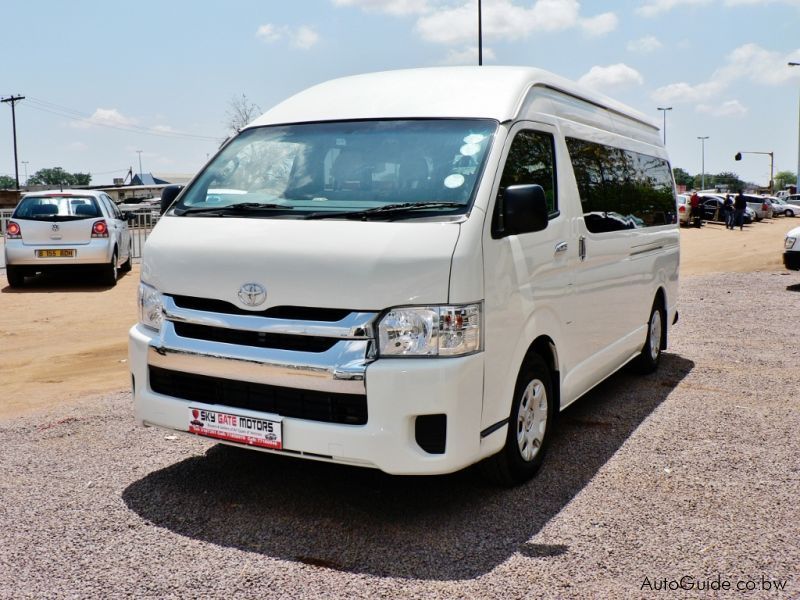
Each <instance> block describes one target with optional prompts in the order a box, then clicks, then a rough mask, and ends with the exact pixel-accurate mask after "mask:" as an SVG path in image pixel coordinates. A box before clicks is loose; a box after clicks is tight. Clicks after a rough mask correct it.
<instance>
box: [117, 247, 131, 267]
mask: <svg viewBox="0 0 800 600" xmlns="http://www.w3.org/2000/svg"><path fill="white" fill-rule="evenodd" d="M132 268H133V248H132V247H131V246H130V245H129V246H128V260H126V261H125V262H124V263H122V265H121V266H120V268H119V270H120V271H122V272H123V273H128V272H130V270H131V269H132Z"/></svg>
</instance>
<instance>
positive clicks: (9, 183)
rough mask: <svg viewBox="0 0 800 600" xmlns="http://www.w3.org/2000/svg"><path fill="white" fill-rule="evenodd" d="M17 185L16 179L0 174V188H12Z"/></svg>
mask: <svg viewBox="0 0 800 600" xmlns="http://www.w3.org/2000/svg"><path fill="white" fill-rule="evenodd" d="M16 187H17V180H16V179H14V178H13V177H9V176H8V175H0V190H13V189H16Z"/></svg>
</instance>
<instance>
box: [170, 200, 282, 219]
mask: <svg viewBox="0 0 800 600" xmlns="http://www.w3.org/2000/svg"><path fill="white" fill-rule="evenodd" d="M278 209H280V210H292V209H294V206H287V205H285V204H271V203H265V202H237V203H236V204H228V205H227V206H205V207H203V206H198V207H197V208H176V209H175V214H176V215H178V216H179V217H182V216H183V215H196V214H200V213H226V212H233V213H236V212H247V211H248V210H252V211H259V210H278Z"/></svg>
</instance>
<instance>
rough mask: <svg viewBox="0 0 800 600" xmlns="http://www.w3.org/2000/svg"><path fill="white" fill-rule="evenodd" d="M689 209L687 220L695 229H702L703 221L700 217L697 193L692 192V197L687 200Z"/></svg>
mask: <svg viewBox="0 0 800 600" xmlns="http://www.w3.org/2000/svg"><path fill="white" fill-rule="evenodd" d="M689 207H690V210H689V218H690V219H691V221H692V223H693V224H694V226H695V227H702V226H703V219H702V217H701V215H700V196H698V195H697V192H692V196H691V197H690V198H689Z"/></svg>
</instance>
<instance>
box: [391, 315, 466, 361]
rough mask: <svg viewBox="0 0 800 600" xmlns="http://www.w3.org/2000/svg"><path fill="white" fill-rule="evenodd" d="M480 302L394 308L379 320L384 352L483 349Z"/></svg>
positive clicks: (418, 353) (438, 352) (451, 353)
mask: <svg viewBox="0 0 800 600" xmlns="http://www.w3.org/2000/svg"><path fill="white" fill-rule="evenodd" d="M481 312H482V311H481V305H480V304H466V305H462V306H410V307H401V308H393V309H391V310H390V311H389V312H387V313H386V315H384V317H383V318H382V319H381V321H380V323H379V324H378V352H379V354H381V355H382V356H462V355H464V354H470V353H472V352H477V351H478V350H480V349H481Z"/></svg>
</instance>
